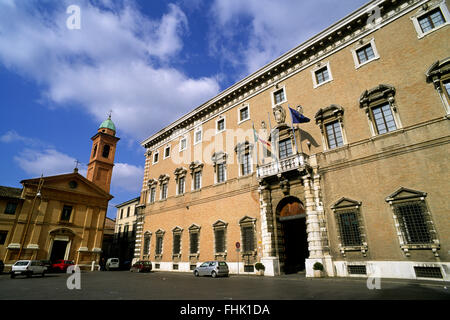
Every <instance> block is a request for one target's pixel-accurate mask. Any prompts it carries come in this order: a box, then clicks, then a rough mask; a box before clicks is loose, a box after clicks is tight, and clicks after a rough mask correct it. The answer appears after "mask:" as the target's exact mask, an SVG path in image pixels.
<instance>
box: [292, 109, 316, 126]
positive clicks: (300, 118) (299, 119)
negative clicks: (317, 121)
mask: <svg viewBox="0 0 450 320" xmlns="http://www.w3.org/2000/svg"><path fill="white" fill-rule="evenodd" d="M289 110H290V111H291V116H292V123H307V122H310V121H311V119H309V118H307V117H305V116H304V115H302V114H300V113H299V112H298V111H297V110H294V109H292V108H291V107H289Z"/></svg>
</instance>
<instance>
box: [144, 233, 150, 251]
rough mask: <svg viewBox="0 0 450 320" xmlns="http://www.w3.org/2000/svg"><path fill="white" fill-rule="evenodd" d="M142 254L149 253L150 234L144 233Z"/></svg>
mask: <svg viewBox="0 0 450 320" xmlns="http://www.w3.org/2000/svg"><path fill="white" fill-rule="evenodd" d="M144 254H146V255H148V254H150V235H149V234H146V235H144Z"/></svg>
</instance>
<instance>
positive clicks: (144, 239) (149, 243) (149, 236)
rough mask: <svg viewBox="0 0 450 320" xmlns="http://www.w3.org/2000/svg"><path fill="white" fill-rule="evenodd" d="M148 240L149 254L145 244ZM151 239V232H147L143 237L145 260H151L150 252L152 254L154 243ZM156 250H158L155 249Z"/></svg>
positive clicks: (143, 255)
mask: <svg viewBox="0 0 450 320" xmlns="http://www.w3.org/2000/svg"><path fill="white" fill-rule="evenodd" d="M147 239H148V247H147V249H148V250H147V252H146V250H145V249H146V245H145V242H146V240H147ZM151 239H152V233H151V232H150V231H146V232H145V233H144V235H143V236H142V243H143V245H142V257H143V259H148V258H150V254H151V253H150V252H151V249H150V248H151V244H152V242H151ZM155 249H156V248H155Z"/></svg>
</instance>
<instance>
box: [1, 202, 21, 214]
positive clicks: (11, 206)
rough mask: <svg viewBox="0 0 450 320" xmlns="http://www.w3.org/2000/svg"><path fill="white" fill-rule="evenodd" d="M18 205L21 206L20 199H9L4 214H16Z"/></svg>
mask: <svg viewBox="0 0 450 320" xmlns="http://www.w3.org/2000/svg"><path fill="white" fill-rule="evenodd" d="M18 207H19V201H7V202H6V206H5V210H4V211H3V214H6V215H12V216H13V215H15V214H16V211H17V208H18Z"/></svg>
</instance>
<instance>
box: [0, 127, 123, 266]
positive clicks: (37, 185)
mask: <svg viewBox="0 0 450 320" xmlns="http://www.w3.org/2000/svg"><path fill="white" fill-rule="evenodd" d="M115 131H116V129H115V126H114V124H113V122H112V121H111V119H110V118H109V119H108V120H106V121H104V122H103V123H102V124H101V126H100V127H99V129H98V132H97V134H96V135H95V136H94V137H93V138H92V141H93V144H92V151H91V155H90V162H89V164H88V170H87V172H88V174H87V178H85V177H83V176H82V175H80V174H79V173H78V169H75V170H74V172H72V173H68V174H61V175H56V176H47V177H41V178H35V179H27V180H23V181H21V184H22V186H23V188H22V189H16V188H1V189H3V191H4V192H3V195H4V197H3V196H2V195H0V232H2V234H3V241H2V243H0V257H1V259H2V260H3V261H4V263H5V265H6V266H7V267H10V266H11V265H12V264H13V263H14V262H15V261H17V260H21V259H22V260H23V259H37V260H51V261H55V260H58V259H65V260H73V261H74V262H75V264H77V265H79V266H80V267H81V268H90V267H91V265H92V262H94V264H98V262H99V258H100V255H101V253H102V242H103V233H104V231H105V219H106V212H107V209H108V202H109V200H111V199H112V198H113V196H111V195H110V194H109V187H110V182H111V175H112V170H113V166H114V154H115V148H116V143H117V141H118V140H119V138H117V137H115ZM6 191H7V192H6Z"/></svg>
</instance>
